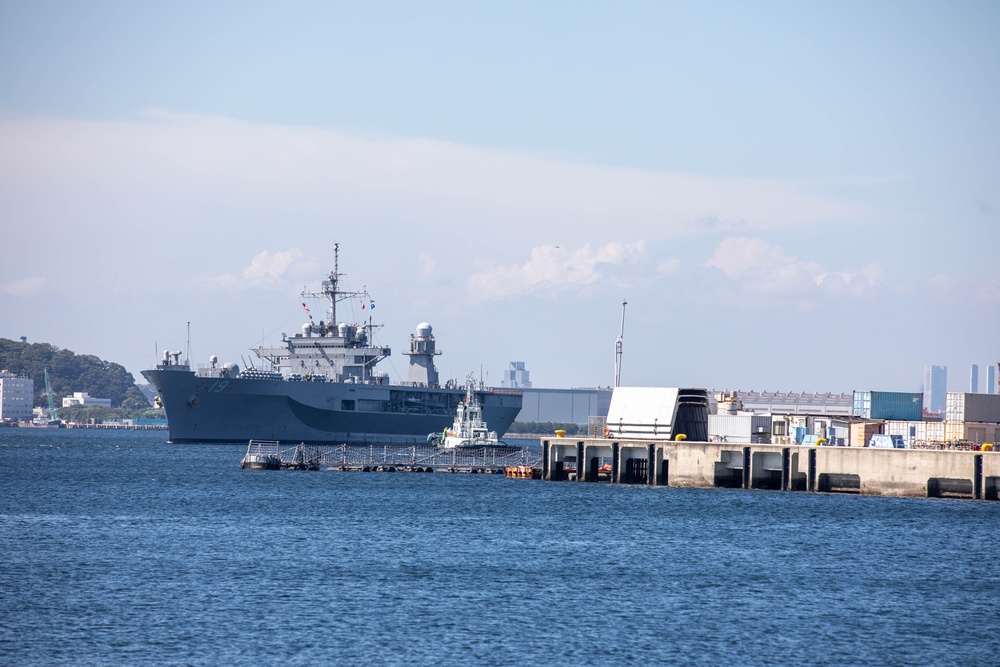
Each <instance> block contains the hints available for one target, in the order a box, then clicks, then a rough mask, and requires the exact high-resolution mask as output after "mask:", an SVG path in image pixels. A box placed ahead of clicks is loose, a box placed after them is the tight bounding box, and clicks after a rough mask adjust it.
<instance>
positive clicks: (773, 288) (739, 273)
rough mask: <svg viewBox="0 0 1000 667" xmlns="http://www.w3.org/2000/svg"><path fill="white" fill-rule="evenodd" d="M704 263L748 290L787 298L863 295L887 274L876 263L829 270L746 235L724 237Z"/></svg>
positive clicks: (855, 296)
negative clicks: (861, 266)
mask: <svg viewBox="0 0 1000 667" xmlns="http://www.w3.org/2000/svg"><path fill="white" fill-rule="evenodd" d="M705 266H706V267H714V268H717V269H719V270H721V271H722V272H723V273H725V274H726V276H728V277H729V278H730V279H731V280H732V282H734V283H735V284H736V285H737V286H738V287H739V289H740V290H742V291H744V292H746V293H749V294H756V295H762V296H774V297H784V298H808V297H818V296H824V295H825V296H829V297H835V298H848V297H850V298H862V297H866V296H869V295H871V294H872V293H873V292H874V290H875V289H876V288H877V287H878V286H879V285H880V284H881V283H882V281H883V278H884V276H883V273H882V270H881V269H880V268H879V266H878V265H877V264H874V263H871V264H868V265H867V266H865V267H863V268H860V269H853V268H844V269H839V270H835V271H828V270H826V269H824V268H823V267H822V266H821V265H820V264H819V263H818V262H816V261H812V260H803V259H799V258H798V257H792V256H789V255H786V254H785V250H784V248H782V247H781V246H777V245H773V244H771V243H768V242H766V241H764V240H763V239H759V238H752V237H743V236H740V237H730V238H727V239H725V240H723V241H722V242H721V243H720V244H719V245H718V246H717V247H716V249H715V252H714V253H713V254H712V257H711V258H709V260H708V261H707V262H705Z"/></svg>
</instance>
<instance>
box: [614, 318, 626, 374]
mask: <svg viewBox="0 0 1000 667" xmlns="http://www.w3.org/2000/svg"><path fill="white" fill-rule="evenodd" d="M627 304H628V301H626V300H625V299H622V331H621V333H620V334H618V340H616V341H615V386H616V387H617V386H619V383H620V382H621V379H622V339H623V338H624V337H625V306H626V305H627Z"/></svg>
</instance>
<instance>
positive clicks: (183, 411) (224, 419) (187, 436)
mask: <svg viewBox="0 0 1000 667" xmlns="http://www.w3.org/2000/svg"><path fill="white" fill-rule="evenodd" d="M142 375H143V376H144V377H145V378H146V380H148V381H149V383H150V384H151V385H153V386H154V387H155V388H156V390H157V393H158V394H159V397H160V401H161V402H162V403H163V407H164V410H165V411H166V413H167V424H168V429H169V434H170V435H169V439H170V441H171V442H248V441H249V440H251V439H253V440H277V441H279V442H305V443H315V444H340V443H348V444H368V443H370V444H393V445H426V444H427V434H428V433H435V432H440V431H441V430H442V429H444V428H445V427H447V426H449V425H451V423H452V422H453V420H454V418H455V409H456V407H457V405H458V402H459V401H460V400H461V399H462V397H463V396H464V395H465V392H464V391H463V390H461V389H431V388H424V387H405V386H398V385H365V384H345V383H333V382H290V381H285V380H254V379H243V378H233V379H229V378H207V377H198V376H197V375H195V373H194V372H193V371H189V370H173V369H155V370H146V371H143V372H142ZM478 395H479V399H480V401H481V402H482V406H483V417H484V419H485V420H486V422H487V423H488V424H489V427H490V429H491V430H495V431H496V432H497V434H498V435H501V436H502V435H503V434H504V433H505V432H506V431H507V429H508V428H509V427H510V425H511V423H512V422H513V421H514V419H515V418H516V417H517V414H518V412H520V410H521V394H520V392H518V391H512V390H503V389H499V390H498V389H493V390H484V391H481V392H478Z"/></svg>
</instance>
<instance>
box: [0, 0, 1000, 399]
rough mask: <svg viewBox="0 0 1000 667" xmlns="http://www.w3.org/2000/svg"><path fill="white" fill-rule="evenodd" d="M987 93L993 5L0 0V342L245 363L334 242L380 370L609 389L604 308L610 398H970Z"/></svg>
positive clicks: (319, 269) (985, 323)
mask: <svg viewBox="0 0 1000 667" xmlns="http://www.w3.org/2000/svg"><path fill="white" fill-rule="evenodd" d="M997 81H1000V4H998V3H996V2H991V1H987V2H970V1H963V0H957V1H949V2H943V1H941V2H926V1H921V0H908V1H901V2H894V1H885V0H874V1H872V2H772V1H767V0H763V1H761V2H753V3H746V2H723V1H707V2H702V3H692V2H670V1H666V0H664V1H658V2H634V1H633V2H630V1H627V0H626V1H622V2H615V3H608V2H600V3H598V2H585V1H573V2H556V1H553V2H545V1H543V2H518V1H505V2H502V3H501V2H496V3H485V2H482V3H470V2H426V3H411V2H391V1H389V2H378V3H357V2H335V1H332V0H331V1H324V2H301V1H294V0H293V1H288V2H281V3H277V2H249V1H245V2H212V1H204V0H203V1H200V2H185V1H177V2H170V3H136V2H127V1H104V2H102V1H100V0H98V1H95V2H88V3H81V2H75V1H73V2H61V1H52V0H33V1H32V2H27V1H14V0H0V337H3V338H10V339H15V340H16V339H18V338H19V337H21V336H25V337H26V338H27V340H28V341H29V342H45V343H51V344H53V345H56V346H58V347H61V348H64V349H69V350H72V351H73V352H76V353H77V354H93V355H97V356H99V357H101V358H103V359H107V360H109V361H114V362H117V363H120V364H122V365H124V366H125V367H126V368H127V369H128V370H129V371H130V372H132V373H133V375H134V376H135V377H136V379H137V380H139V381H142V379H141V377H140V375H139V372H140V371H141V370H142V369H144V368H148V367H150V366H152V365H153V364H155V363H156V361H157V358H158V355H162V353H163V351H164V350H166V349H170V350H186V349H187V346H188V330H189V329H190V356H191V362H192V364H194V365H197V364H199V363H205V362H207V361H208V358H209V356H210V355H217V356H218V358H219V360H220V361H235V362H237V363H241V365H242V361H241V360H249V359H250V357H251V356H252V355H251V353H250V352H249V350H250V349H251V348H253V347H255V346H257V345H260V344H265V345H270V344H275V343H278V342H279V341H280V340H281V335H282V333H295V332H297V331H299V330H300V329H301V326H302V324H303V323H304V322H305V321H307V315H306V313H305V311H304V309H303V307H302V299H301V298H300V293H301V292H302V291H303V290H309V291H312V290H316V289H318V288H319V286H320V282H321V281H322V280H323V278H324V277H325V276H326V275H327V274H328V273H329V272H330V271H331V269H332V268H333V248H334V244H335V243H339V247H340V271H341V273H343V274H344V275H343V278H342V285H343V286H344V287H345V288H348V289H354V290H367V292H368V293H369V294H370V295H371V300H374V301H375V302H376V310H375V311H374V313H372V311H370V310H368V309H366V310H364V311H362V310H361V308H360V305H361V302H360V301H357V302H345V303H344V304H341V306H340V307H339V309H338V319H340V320H355V321H356V320H360V319H361V318H364V317H367V316H369V314H373V317H374V322H375V323H380V324H383V325H384V326H383V327H382V328H381V329H380V330H379V332H378V334H377V340H378V342H379V343H380V344H382V345H385V346H388V347H390V348H392V350H393V355H392V357H391V358H390V360H388V361H386V362H383V363H382V365H381V366H380V370H383V371H386V372H388V373H389V374H390V376H391V377H392V378H393V379H396V380H399V379H402V380H405V378H406V374H407V368H408V360H407V358H406V357H405V356H403V355H402V354H400V353H401V352H404V351H406V350H407V349H408V339H409V336H410V334H411V333H414V331H415V329H416V326H417V324H418V323H420V322H425V321H426V322H429V323H430V324H432V326H433V327H434V335H435V338H436V341H437V347H438V349H439V350H441V351H442V354H441V356H439V357H438V358H437V364H438V370H439V371H440V373H441V376H442V379H446V378H464V377H465V376H466V374H467V373H470V372H473V373H476V374H477V375H482V376H483V377H484V379H485V380H486V381H487V382H488V383H490V384H499V383H500V378H501V376H502V373H503V371H504V370H506V369H507V368H508V365H509V362H511V361H523V362H525V364H526V368H527V369H528V370H529V372H530V378H531V381H532V384H533V385H534V386H535V387H556V388H566V387H593V386H608V385H611V384H613V381H614V351H615V339H616V338H617V337H618V336H619V334H621V333H622V331H621V329H622V319H623V318H622V315H623V310H622V301H623V300H625V301H627V302H628V303H627V306H625V310H624V335H623V358H622V368H621V383H622V384H623V385H632V386H693V387H706V388H710V389H717V390H722V389H743V390H750V389H755V390H769V391H808V392H814V391H815V392H827V391H830V392H850V391H852V390H855V389H860V390H868V389H872V390H881V391H919V390H920V389H921V383H922V382H923V368H924V366H926V365H929V364H935V365H945V366H947V367H948V388H949V390H951V391H968V388H969V375H970V373H969V368H970V366H971V364H979V365H980V367H981V370H980V377H981V380H980V383H981V384H980V389H981V390H982V389H983V388H984V387H983V383H984V379H982V378H985V366H986V365H988V364H995V363H997V362H998V361H1000V267H998V264H1000V262H998V248H1000V123H997V118H998V117H1000V86H997ZM310 308H311V309H312V310H313V311H314V312H318V311H319V310H322V305H321V304H320V303H318V302H311V303H310ZM317 319H320V318H317ZM189 323H190V324H189Z"/></svg>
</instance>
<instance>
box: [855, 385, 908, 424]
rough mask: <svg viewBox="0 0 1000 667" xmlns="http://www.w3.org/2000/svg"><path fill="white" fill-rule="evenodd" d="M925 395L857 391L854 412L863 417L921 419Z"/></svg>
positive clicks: (856, 415)
mask: <svg viewBox="0 0 1000 667" xmlns="http://www.w3.org/2000/svg"><path fill="white" fill-rule="evenodd" d="M923 408H924V395H923V394H921V393H914V392H904V391H855V392H854V407H853V414H854V416H855V417H861V418H862V419H892V420H896V421H920V420H921V418H922V416H923Z"/></svg>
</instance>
